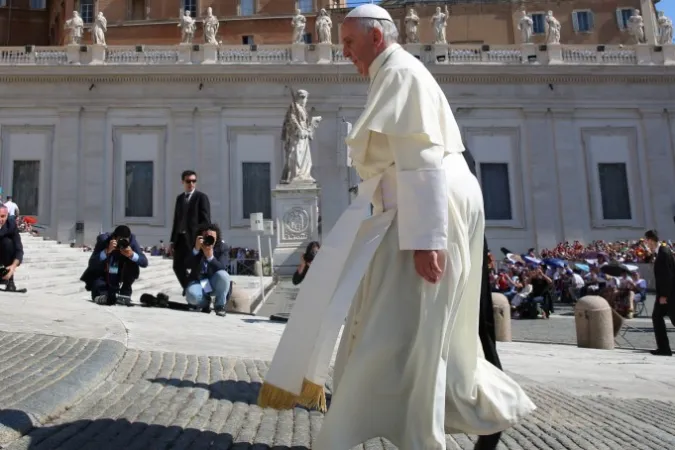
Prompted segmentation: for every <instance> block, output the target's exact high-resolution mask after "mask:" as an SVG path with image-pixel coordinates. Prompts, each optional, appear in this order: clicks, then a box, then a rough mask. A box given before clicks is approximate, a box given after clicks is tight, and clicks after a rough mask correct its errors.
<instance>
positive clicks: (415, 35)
mask: <svg viewBox="0 0 675 450" xmlns="http://www.w3.org/2000/svg"><path fill="white" fill-rule="evenodd" d="M403 22H404V23H405V43H406V44H417V43H418V42H419V41H420V35H419V32H418V30H417V27H418V26H419V24H420V17H419V16H418V15H417V13H416V12H415V10H414V9H413V8H410V9H409V10H408V15H407V16H405V19H404V20H403Z"/></svg>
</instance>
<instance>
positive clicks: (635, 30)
mask: <svg viewBox="0 0 675 450" xmlns="http://www.w3.org/2000/svg"><path fill="white" fill-rule="evenodd" d="M626 26H627V28H628V32H629V33H630V35H631V36H633V39H635V43H636V44H646V43H647V37H646V36H645V22H644V20H642V16H641V15H640V10H639V9H634V10H633V14H632V15H631V16H630V18H629V19H628V23H627V24H626Z"/></svg>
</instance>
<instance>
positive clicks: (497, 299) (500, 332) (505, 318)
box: [492, 292, 511, 342]
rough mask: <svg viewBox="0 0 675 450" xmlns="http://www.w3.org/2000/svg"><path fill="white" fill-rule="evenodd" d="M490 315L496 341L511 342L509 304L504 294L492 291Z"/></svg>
mask: <svg viewBox="0 0 675 450" xmlns="http://www.w3.org/2000/svg"><path fill="white" fill-rule="evenodd" d="M492 315H493V318H494V321H495V339H496V340H497V342H511V304H510V303H509V300H508V299H507V298H506V296H505V295H504V294H500V293H498V292H493V293H492Z"/></svg>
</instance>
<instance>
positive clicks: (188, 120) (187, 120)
mask: <svg viewBox="0 0 675 450" xmlns="http://www.w3.org/2000/svg"><path fill="white" fill-rule="evenodd" d="M195 109H196V108H194V107H176V108H171V123H172V127H171V128H172V130H171V150H170V155H171V156H170V158H169V159H168V161H169V162H170V163H169V168H168V171H169V174H170V176H171V180H170V183H169V186H172V188H171V189H170V190H169V192H173V195H172V196H171V199H173V198H175V197H176V196H177V195H178V194H179V193H180V192H181V191H182V188H181V186H180V174H181V173H182V172H183V171H184V170H188V169H191V170H196V165H197V154H196V147H197V146H196V145H195V144H196V142H195ZM198 175H199V176H201V175H202V174H198ZM198 189H201V186H199V187H198Z"/></svg>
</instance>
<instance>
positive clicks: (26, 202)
mask: <svg viewBox="0 0 675 450" xmlns="http://www.w3.org/2000/svg"><path fill="white" fill-rule="evenodd" d="M12 199H13V200H14V201H15V202H16V203H17V204H19V206H20V211H21V214H22V215H24V216H37V215H38V214H39V212H38V211H39V208H40V203H39V201H40V161H26V160H23V161H20V160H14V167H13V172H12Z"/></svg>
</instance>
